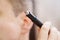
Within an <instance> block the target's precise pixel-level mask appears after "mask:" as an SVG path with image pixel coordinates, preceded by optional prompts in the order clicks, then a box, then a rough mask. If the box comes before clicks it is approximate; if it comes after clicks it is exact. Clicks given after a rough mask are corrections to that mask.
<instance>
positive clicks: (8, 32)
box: [0, 0, 60, 40]
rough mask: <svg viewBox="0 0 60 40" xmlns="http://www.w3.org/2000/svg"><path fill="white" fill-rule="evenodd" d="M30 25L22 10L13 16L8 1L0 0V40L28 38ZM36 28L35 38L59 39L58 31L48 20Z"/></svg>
mask: <svg viewBox="0 0 60 40" xmlns="http://www.w3.org/2000/svg"><path fill="white" fill-rule="evenodd" d="M4 5H6V6H5V7H4ZM32 25H33V22H32V21H31V20H30V19H29V18H28V17H27V16H26V14H25V13H24V11H23V12H21V13H20V14H19V15H18V16H17V17H15V14H14V12H13V10H12V6H11V5H10V3H8V2H7V1H6V0H1V1H0V40H29V32H30V29H31V27H32ZM37 30H38V36H37V40H60V32H59V31H58V30H57V29H56V28H55V27H54V26H53V25H52V24H51V23H50V22H45V23H44V24H43V26H42V28H38V29H37Z"/></svg>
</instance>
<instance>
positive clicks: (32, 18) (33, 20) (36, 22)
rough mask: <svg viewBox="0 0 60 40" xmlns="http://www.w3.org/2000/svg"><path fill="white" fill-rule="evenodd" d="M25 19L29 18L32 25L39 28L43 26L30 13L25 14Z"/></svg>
mask: <svg viewBox="0 0 60 40" xmlns="http://www.w3.org/2000/svg"><path fill="white" fill-rule="evenodd" d="M26 16H27V17H29V18H30V19H31V20H32V22H33V23H34V24H36V25H37V26H38V27H39V28H41V26H42V25H43V23H41V22H40V21H39V20H38V19H37V18H36V17H35V16H34V15H32V14H31V13H30V12H27V15H26Z"/></svg>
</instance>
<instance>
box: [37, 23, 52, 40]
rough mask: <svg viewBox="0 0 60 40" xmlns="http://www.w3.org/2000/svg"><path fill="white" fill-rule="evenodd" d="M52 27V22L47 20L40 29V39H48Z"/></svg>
mask: <svg viewBox="0 0 60 40" xmlns="http://www.w3.org/2000/svg"><path fill="white" fill-rule="evenodd" d="M50 27H51V23H50V22H46V23H45V24H44V25H43V26H42V28H41V30H40V34H39V37H38V40H47V39H48V32H49V29H50Z"/></svg>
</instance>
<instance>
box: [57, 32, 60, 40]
mask: <svg viewBox="0 0 60 40" xmlns="http://www.w3.org/2000/svg"><path fill="white" fill-rule="evenodd" d="M57 33H58V40H60V32H59V31H58V32H57Z"/></svg>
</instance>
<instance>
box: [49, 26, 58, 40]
mask: <svg viewBox="0 0 60 40" xmlns="http://www.w3.org/2000/svg"><path fill="white" fill-rule="evenodd" d="M57 38H58V33H57V29H56V28H55V27H53V26H52V27H51V29H50V35H49V38H48V40H57Z"/></svg>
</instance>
